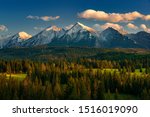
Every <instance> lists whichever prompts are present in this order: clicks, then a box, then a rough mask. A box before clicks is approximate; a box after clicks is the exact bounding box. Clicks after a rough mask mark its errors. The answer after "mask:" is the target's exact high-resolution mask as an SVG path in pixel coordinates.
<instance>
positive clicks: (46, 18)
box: [40, 16, 60, 21]
mask: <svg viewBox="0 0 150 117" xmlns="http://www.w3.org/2000/svg"><path fill="white" fill-rule="evenodd" d="M59 18H60V16H56V17H52V16H43V17H41V18H40V19H42V20H43V21H52V20H57V19H59Z"/></svg>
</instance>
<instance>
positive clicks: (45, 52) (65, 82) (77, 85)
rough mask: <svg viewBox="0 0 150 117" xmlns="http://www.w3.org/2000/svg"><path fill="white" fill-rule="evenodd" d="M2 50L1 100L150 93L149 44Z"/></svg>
mask: <svg viewBox="0 0 150 117" xmlns="http://www.w3.org/2000/svg"><path fill="white" fill-rule="evenodd" d="M0 56H1V58H0V99H2V100H4V99H5V100H18V99H19V100H79V99H80V100H140V99H142V100H147V99H150V51H149V50H144V49H118V48H117V49H96V48H77V47H76V48H70V47H38V48H14V49H3V50H0ZM17 74H18V76H17V77H14V75H17ZM22 74H25V75H24V77H23V78H21V77H22V76H21V75H22Z"/></svg>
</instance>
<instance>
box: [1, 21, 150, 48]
mask: <svg viewBox="0 0 150 117" xmlns="http://www.w3.org/2000/svg"><path fill="white" fill-rule="evenodd" d="M41 45H49V46H73V47H96V48H146V49H150V33H147V32H144V31H141V32H138V33H136V34H126V35H125V34H121V33H120V32H119V31H117V30H115V29H113V28H111V27H109V28H107V29H105V30H104V31H102V32H98V31H96V30H94V29H93V28H90V27H88V26H85V25H83V24H81V23H80V22H77V23H76V24H74V26H72V27H71V28H70V29H68V30H65V29H63V28H59V27H57V26H51V27H48V28H46V29H44V30H43V31H41V32H40V33H38V34H36V35H35V36H31V35H29V34H27V33H26V32H19V33H17V34H15V35H13V36H10V37H7V38H3V39H1V40H0V47H1V48H13V47H34V46H41Z"/></svg>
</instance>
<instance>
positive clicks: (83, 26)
mask: <svg viewBox="0 0 150 117" xmlns="http://www.w3.org/2000/svg"><path fill="white" fill-rule="evenodd" d="M71 29H74V30H75V31H76V30H81V29H84V30H87V31H89V32H92V33H96V30H94V29H93V28H90V27H88V26H85V25H84V24H82V23H80V22H77V23H76V24H75V25H74V26H73V27H72V28H71ZM71 29H70V30H71Z"/></svg>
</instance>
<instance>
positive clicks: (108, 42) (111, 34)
mask: <svg viewBox="0 0 150 117" xmlns="http://www.w3.org/2000/svg"><path fill="white" fill-rule="evenodd" d="M99 42H100V43H101V45H102V47H104V48H137V47H139V45H137V44H136V43H135V42H134V41H133V40H131V39H129V38H128V37H127V36H125V35H122V34H121V33H119V32H118V31H117V30H115V29H113V28H107V29H106V30H104V31H103V32H101V33H100V36H99Z"/></svg>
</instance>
